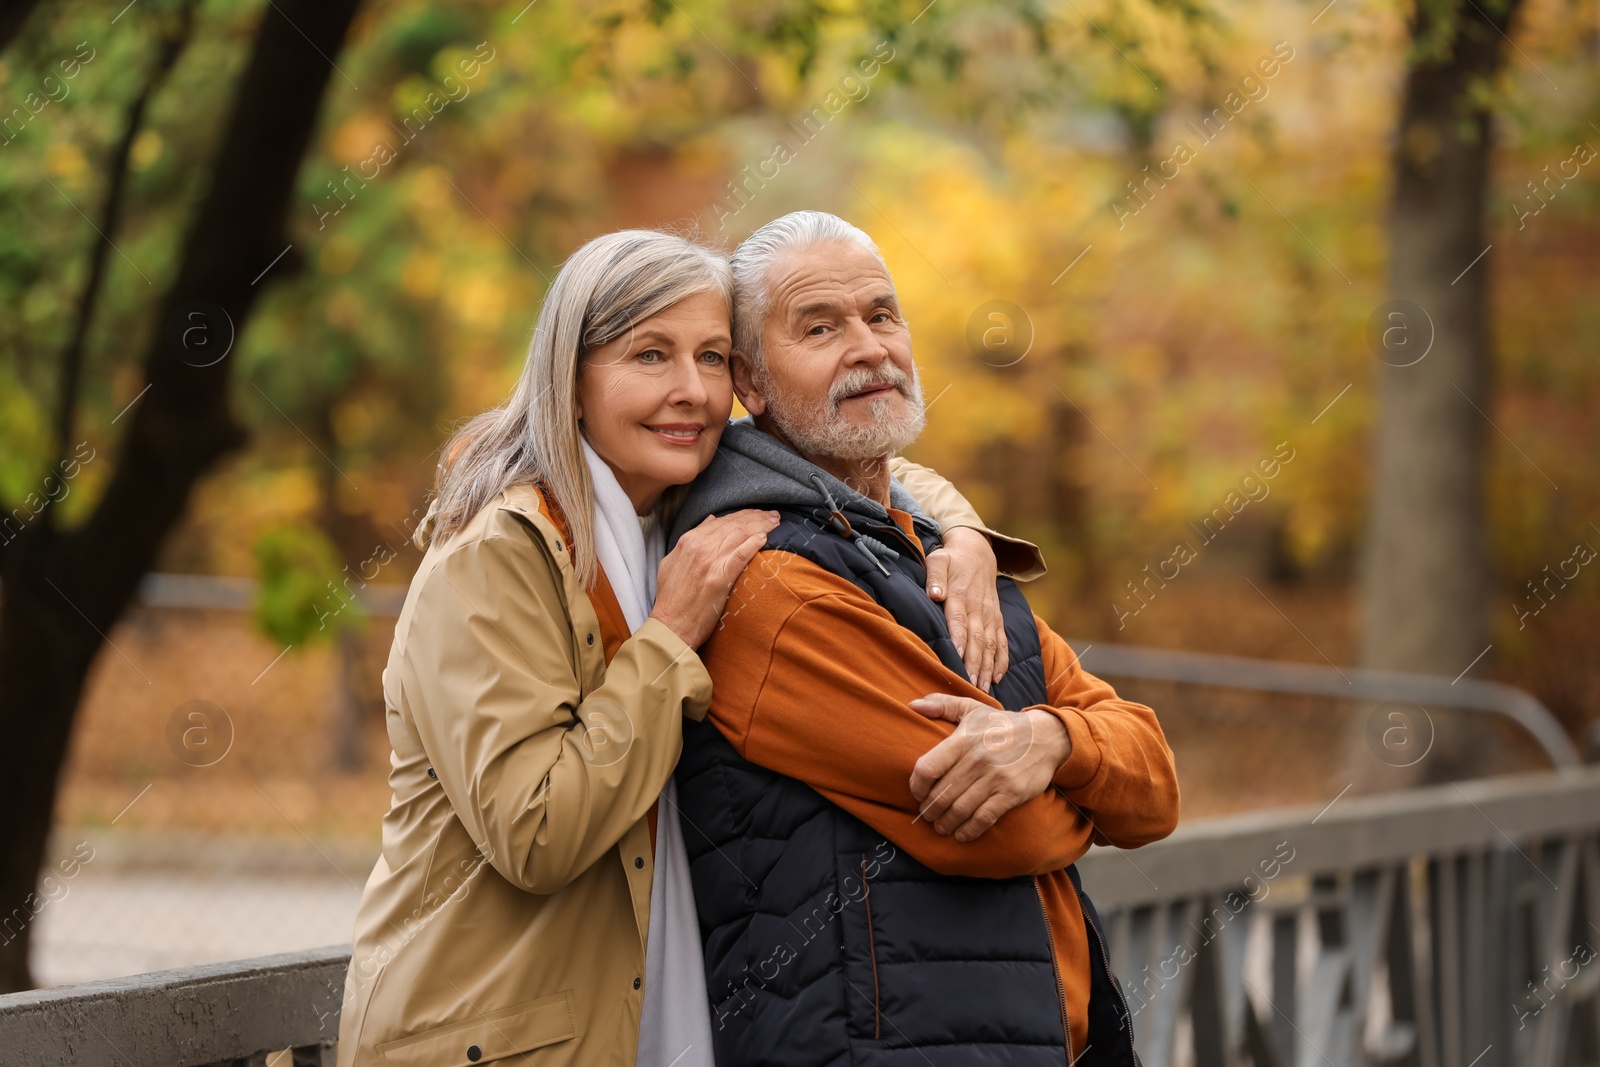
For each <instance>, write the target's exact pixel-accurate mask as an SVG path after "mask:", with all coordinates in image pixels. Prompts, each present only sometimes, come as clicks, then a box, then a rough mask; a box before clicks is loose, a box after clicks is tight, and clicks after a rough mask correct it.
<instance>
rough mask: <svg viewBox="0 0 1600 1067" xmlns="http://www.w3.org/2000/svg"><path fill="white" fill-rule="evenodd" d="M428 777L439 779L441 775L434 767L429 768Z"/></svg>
mask: <svg viewBox="0 0 1600 1067" xmlns="http://www.w3.org/2000/svg"><path fill="white" fill-rule="evenodd" d="M428 777H429V778H437V777H439V773H438V772H437V771H435V770H434V769H433V768H432V767H429V768H428Z"/></svg>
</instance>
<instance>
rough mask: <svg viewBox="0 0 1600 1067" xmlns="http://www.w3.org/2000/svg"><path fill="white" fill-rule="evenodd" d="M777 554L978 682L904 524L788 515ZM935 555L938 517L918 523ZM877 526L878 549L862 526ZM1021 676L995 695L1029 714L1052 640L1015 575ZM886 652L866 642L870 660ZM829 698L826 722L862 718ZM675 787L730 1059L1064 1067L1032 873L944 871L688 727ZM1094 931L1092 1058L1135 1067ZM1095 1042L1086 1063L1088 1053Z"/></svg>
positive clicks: (901, 1066)
mask: <svg viewBox="0 0 1600 1067" xmlns="http://www.w3.org/2000/svg"><path fill="white" fill-rule="evenodd" d="M779 510H780V512H781V514H782V521H781V522H780V524H779V526H778V527H777V529H775V530H773V531H772V533H771V534H769V535H768V537H767V545H768V551H774V550H775V551H780V552H792V553H795V554H797V555H800V556H803V557H805V558H806V559H809V560H811V561H812V562H814V563H816V564H818V565H820V566H822V567H824V568H826V569H827V570H829V571H831V572H833V573H835V574H838V575H840V576H842V577H844V578H847V579H849V580H850V581H851V582H853V583H855V585H857V586H858V587H859V588H861V589H862V590H863V591H864V592H866V593H867V594H868V595H869V596H871V597H872V598H873V599H874V600H875V601H877V602H878V603H879V604H881V605H883V607H884V608H886V609H887V610H888V611H889V612H890V614H892V615H893V616H894V618H895V619H896V620H897V621H898V622H899V623H900V624H901V625H902V626H904V627H905V628H906V629H908V630H910V631H912V632H913V633H915V634H916V635H917V636H918V637H920V638H921V639H922V640H923V641H925V642H926V643H927V644H928V646H929V647H930V648H932V649H933V650H934V651H935V652H936V653H937V654H938V656H939V658H940V660H941V661H942V662H943V663H944V664H945V665H946V666H947V667H949V668H950V669H951V670H952V671H955V672H956V673H958V674H961V675H962V676H963V677H965V676H966V671H965V668H964V666H963V664H962V662H961V658H960V656H959V655H958V654H957V651H956V648H955V646H954V644H953V643H952V642H951V640H950V635H949V631H948V630H947V628H946V625H945V618H944V611H943V609H942V608H941V607H940V606H939V605H937V604H935V603H933V602H931V601H929V600H928V598H927V596H926V594H925V593H924V588H925V582H926V575H925V572H924V569H923V566H922V563H921V561H920V559H919V558H918V554H917V552H916V551H915V549H914V548H913V547H912V546H911V545H910V544H909V543H908V539H907V538H906V535H905V533H904V532H903V531H902V530H901V529H900V528H899V527H898V526H896V525H894V523H893V522H892V520H886V519H874V518H871V517H868V516H864V515H861V514H858V513H851V512H847V517H848V519H849V521H850V524H851V527H852V537H850V538H846V537H844V536H841V534H840V533H839V531H838V530H837V528H836V526H835V525H834V524H832V523H830V520H829V514H828V511H827V509H825V508H818V509H816V510H809V511H808V510H804V509H795V508H780V509H779ZM915 529H916V531H917V533H918V536H919V539H920V540H921V542H922V545H923V547H924V549H925V550H926V551H931V550H932V549H934V548H937V547H938V545H939V531H938V527H937V525H936V524H934V523H932V522H930V521H928V520H926V519H923V518H921V517H919V518H918V519H917V521H916V524H915ZM863 534H864V535H866V537H867V538H870V541H866V540H863V539H862V538H861V537H860V536H859V535H863ZM1000 595H1001V604H1002V608H1003V611H1004V617H1005V625H1006V638H1007V640H1008V641H1009V642H1010V655H1011V667H1010V668H1009V670H1008V671H1007V673H1006V676H1005V678H1004V679H1002V680H1001V681H1000V682H999V683H997V684H996V685H995V687H994V695H995V697H996V698H997V699H998V700H999V701H1000V702H1001V703H1002V704H1003V705H1004V706H1005V707H1006V708H1009V709H1011V710H1013V711H1015V710H1018V709H1021V708H1024V707H1028V706H1030V705H1035V704H1041V703H1045V702H1046V684H1045V678H1044V668H1043V661H1042V658H1041V654H1040V643H1039V633H1038V630H1037V628H1036V626H1035V625H1034V621H1033V613H1032V611H1031V609H1030V608H1029V607H1028V603H1027V601H1026V600H1025V599H1024V598H1023V596H1022V594H1021V593H1020V592H1019V591H1018V590H1017V588H1016V585H1015V584H1014V583H1013V582H1012V581H1011V580H1010V579H1006V578H1002V579H1001V580H1000ZM873 652H874V650H872V649H863V650H862V656H863V669H868V670H870V669H871V666H870V657H871V656H872V655H873ZM849 710H850V709H849V708H848V707H818V708H817V710H816V713H817V714H818V715H835V714H849ZM676 777H677V785H678V798H679V804H680V806H681V808H682V820H681V821H682V825H683V833H684V837H685V842H686V845H687V849H688V853H689V863H690V872H691V877H692V879H693V883H694V892H695V900H696V904H697V907H698V909H699V915H700V932H701V937H702V939H703V941H704V945H705V953H706V980H707V985H708V987H709V992H710V1000H711V1010H712V1016H713V1019H712V1035H713V1039H714V1042H715V1053H716V1062H717V1065H718V1067H756V1065H763V1067H766V1065H771V1067H823V1065H845V1064H850V1065H861V1067H930V1065H931V1067H987V1065H994V1067H1000V1065H1006V1067H1063V1065H1065V1064H1066V1062H1067V1057H1066V1041H1065V1035H1064V1031H1063V1025H1062V1015H1061V993H1060V988H1059V986H1058V982H1057V977H1056V973H1055V963H1054V959H1053V956H1052V949H1051V939H1050V932H1049V930H1048V928H1047V926H1046V920H1045V915H1044V905H1043V902H1042V900H1041V898H1040V896H1039V893H1038V890H1037V887H1036V885H1035V882H1034V879H1033V878H1031V877H1019V878H1008V879H984V878H963V877H953V876H949V875H942V874H939V873H937V872H935V871H933V870H931V869H929V868H928V867H925V866H923V865H922V864H921V863H918V862H917V861H916V860H915V859H913V858H912V857H911V856H910V855H909V854H907V853H906V852H904V851H903V850H900V849H898V848H896V847H895V846H894V845H893V844H891V843H890V842H888V841H887V840H885V839H884V838H883V837H882V836H881V835H879V834H878V833H876V832H874V831H873V830H872V829H871V828H870V827H868V826H867V825H866V824H865V823H863V822H861V821H860V820H858V819H856V818H855V817H854V816H852V815H849V814H848V813H846V812H845V811H844V810H842V809H841V808H838V807H837V806H835V805H834V804H832V803H831V802H829V801H827V800H825V799H823V798H822V797H821V796H820V795H818V794H817V793H816V792H815V791H813V790H812V789H811V788H810V787H809V786H806V785H804V784H802V783H801V782H799V781H797V780H795V779H793V778H788V777H785V776H783V775H780V774H776V773H774V772H772V771H769V770H767V769H765V768H763V767H759V766H756V765H755V764H753V763H751V762H749V761H747V760H745V759H744V758H743V757H741V756H740V755H739V754H738V753H737V752H735V751H734V749H733V746H732V745H730V744H729V743H728V742H727V741H726V740H725V739H724V738H723V736H722V735H721V734H720V733H719V732H718V731H717V729H716V728H715V727H714V726H712V725H710V724H709V723H694V722H689V723H687V725H686V729H685V734H684V748H683V757H682V759H681V760H680V761H679V763H678V770H677V775H676ZM1070 875H1071V878H1072V881H1073V884H1074V887H1075V888H1076V889H1077V891H1078V898H1079V900H1080V901H1081V902H1082V904H1083V909H1084V913H1085V918H1086V921H1087V924H1088V932H1089V944H1090V956H1091V957H1092V958H1091V961H1090V966H1091V976H1092V982H1091V995H1090V1005H1089V1030H1090V1033H1089V1034H1088V1035H1082V1034H1074V1035H1073V1042H1072V1044H1073V1048H1074V1051H1075V1052H1076V1054H1077V1055H1078V1056H1079V1059H1078V1060H1077V1061H1076V1067H1137V1064H1138V1060H1137V1058H1136V1056H1135V1055H1134V1052H1133V1043H1132V1032H1131V1029H1130V1028H1129V1026H1128V1009H1127V1005H1126V1002H1125V1001H1124V1000H1123V999H1122V992H1121V988H1120V987H1119V986H1118V985H1117V983H1116V980H1115V979H1114V978H1113V977H1112V976H1111V974H1110V972H1109V969H1108V967H1107V964H1106V959H1107V957H1106V955H1105V953H1104V947H1103V944H1104V943H1103V941H1102V939H1101V934H1100V930H1099V923H1098V919H1097V918H1096V917H1095V914H1094V908H1093V905H1092V904H1090V902H1089V898H1088V897H1087V896H1086V895H1084V893H1083V887H1082V885H1081V883H1080V882H1079V880H1078V875H1077V871H1076V870H1070ZM1086 1049H1087V1052H1086V1051H1085V1050H1086Z"/></svg>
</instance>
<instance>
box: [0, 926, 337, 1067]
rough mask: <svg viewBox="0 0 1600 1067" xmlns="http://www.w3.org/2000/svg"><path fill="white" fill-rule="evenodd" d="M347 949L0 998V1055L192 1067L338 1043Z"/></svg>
mask: <svg viewBox="0 0 1600 1067" xmlns="http://www.w3.org/2000/svg"><path fill="white" fill-rule="evenodd" d="M349 960H350V946H349V945H335V946H331V947H328V948H319V949H309V950H307V951H304V952H288V953H284V954H283V955H279V956H263V957H260V958H258V959H253V960H230V961H227V962H224V963H211V964H204V965H202V966H199V967H184V968H180V969H177V970H171V971H156V972H154V973H152V974H140V975H134V976H132V977H128V978H110V979H106V980H104V981H99V982H85V983H83V984H82V985H75V986H63V987H61V988H59V989H34V990H29V991H28V992H25V993H12V994H9V995H6V996H0V1049H3V1050H4V1055H3V1059H4V1061H5V1062H6V1063H17V1064H27V1065H28V1067H130V1065H135V1067H145V1065H147V1064H148V1065H150V1067H155V1065H157V1064H159V1065H161V1067H197V1065H202V1064H213V1063H217V1062H219V1061H225V1060H243V1061H246V1062H259V1059H258V1058H259V1056H260V1054H261V1053H263V1052H276V1051H281V1050H283V1049H286V1048H302V1047H307V1046H317V1045H323V1044H326V1045H327V1046H329V1047H331V1046H332V1044H333V1042H334V1040H335V1039H336V1038H337V1037H338V1036H339V1006H340V1003H341V1001H342V999H343V997H344V976H345V969H346V967H347V965H348V963H349Z"/></svg>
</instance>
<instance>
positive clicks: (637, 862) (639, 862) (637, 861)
mask: <svg viewBox="0 0 1600 1067" xmlns="http://www.w3.org/2000/svg"><path fill="white" fill-rule="evenodd" d="M633 865H634V866H635V867H637V868H639V869H640V870H641V871H642V870H644V857H643V856H635V857H633Z"/></svg>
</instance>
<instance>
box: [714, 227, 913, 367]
mask: <svg viewBox="0 0 1600 1067" xmlns="http://www.w3.org/2000/svg"><path fill="white" fill-rule="evenodd" d="M828 241H843V242H847V243H850V244H857V245H860V246H861V247H862V248H865V249H866V250H867V251H868V252H871V253H872V254H873V255H874V256H877V257H878V262H879V263H882V262H883V253H881V252H879V251H878V246H877V245H875V244H873V242H872V238H870V237H868V236H867V235H866V234H865V233H864V232H862V231H861V230H859V229H857V228H856V227H854V226H852V225H850V224H849V223H848V222H846V221H844V219H841V218H840V217H839V216H837V215H830V214H828V213H827V212H826V211H791V212H790V213H789V214H787V215H785V216H783V217H782V218H778V219H773V220H772V221H771V222H769V223H767V224H766V225H765V226H763V227H761V228H760V229H759V230H757V231H756V232H755V233H753V234H751V235H750V236H749V237H746V238H745V239H744V241H743V242H741V243H740V245H739V247H738V248H736V249H734V250H733V255H732V256H731V257H730V258H729V260H728V263H729V265H730V266H731V267H732V268H733V347H734V349H735V350H736V351H739V352H742V353H744V355H745V357H746V358H748V359H749V360H750V363H751V365H752V366H753V367H754V368H755V372H756V374H757V376H758V380H759V379H760V377H761V376H764V375H765V373H766V367H765V366H764V365H763V363H762V361H761V333H762V331H763V330H764V329H766V325H767V313H768V312H769V311H771V310H772V291H771V289H770V288H768V277H767V275H768V274H769V273H770V272H771V270H772V265H773V263H775V262H776V261H777V260H778V257H780V256H782V255H783V254H784V253H785V252H796V251H799V250H801V249H804V248H810V247H811V246H812V245H815V244H823V243H826V242H828ZM885 269H887V264H885Z"/></svg>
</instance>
